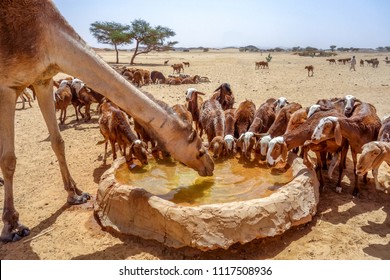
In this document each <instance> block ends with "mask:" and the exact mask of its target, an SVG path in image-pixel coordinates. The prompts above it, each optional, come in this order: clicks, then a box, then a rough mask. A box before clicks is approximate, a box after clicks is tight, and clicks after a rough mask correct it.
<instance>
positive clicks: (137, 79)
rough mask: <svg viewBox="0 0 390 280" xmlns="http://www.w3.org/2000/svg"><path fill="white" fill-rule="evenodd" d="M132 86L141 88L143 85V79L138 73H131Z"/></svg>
mask: <svg viewBox="0 0 390 280" xmlns="http://www.w3.org/2000/svg"><path fill="white" fill-rule="evenodd" d="M132 82H133V84H134V85H136V86H137V87H142V86H143V85H144V77H143V75H142V73H141V72H140V71H135V72H133V81H132Z"/></svg>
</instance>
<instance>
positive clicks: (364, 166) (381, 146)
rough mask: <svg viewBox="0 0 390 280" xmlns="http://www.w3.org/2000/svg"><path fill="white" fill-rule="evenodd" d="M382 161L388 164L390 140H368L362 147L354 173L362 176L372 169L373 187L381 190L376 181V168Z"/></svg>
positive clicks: (389, 162)
mask: <svg viewBox="0 0 390 280" xmlns="http://www.w3.org/2000/svg"><path fill="white" fill-rule="evenodd" d="M384 161H385V162H387V164H389V165H390V142H383V141H371V142H368V143H366V144H364V145H363V147H362V154H361V155H360V157H359V160H358V162H357V165H356V175H358V176H362V175H364V174H366V173H367V172H368V171H370V170H372V175H373V176H374V181H375V188H376V189H377V190H381V189H382V187H381V185H380V183H379V181H378V169H379V166H380V165H381V164H382V162H384Z"/></svg>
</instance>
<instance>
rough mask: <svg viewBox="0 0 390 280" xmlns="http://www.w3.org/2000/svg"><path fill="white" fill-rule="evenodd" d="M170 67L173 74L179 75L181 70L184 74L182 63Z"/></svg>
mask: <svg viewBox="0 0 390 280" xmlns="http://www.w3.org/2000/svg"><path fill="white" fill-rule="evenodd" d="M171 67H172V68H173V73H175V72H176V73H178V74H180V72H181V70H183V72H184V67H183V64H182V63H177V64H173V65H171Z"/></svg>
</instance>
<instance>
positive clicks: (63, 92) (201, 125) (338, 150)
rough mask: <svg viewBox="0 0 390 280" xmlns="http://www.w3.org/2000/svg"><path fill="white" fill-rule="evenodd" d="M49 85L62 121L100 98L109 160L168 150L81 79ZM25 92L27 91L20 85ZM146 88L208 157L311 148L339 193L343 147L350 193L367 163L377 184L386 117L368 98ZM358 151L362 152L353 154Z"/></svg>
mask: <svg viewBox="0 0 390 280" xmlns="http://www.w3.org/2000/svg"><path fill="white" fill-rule="evenodd" d="M116 70H117V71H118V72H120V73H121V74H122V75H123V76H125V77H126V76H127V75H133V76H134V73H135V72H137V73H142V75H145V76H144V79H143V80H146V79H151V80H152V81H153V79H155V77H153V76H152V77H150V72H146V73H149V75H146V74H144V73H145V72H143V71H142V70H137V71H131V70H129V69H128V68H123V69H120V70H118V69H116ZM153 82H155V81H153ZM55 86H56V87H57V90H56V91H55V92H54V99H55V106H56V109H57V110H60V111H61V112H60V118H59V120H60V123H61V124H64V122H65V119H66V110H67V107H68V106H69V105H70V104H72V105H73V106H74V109H75V112H76V119H77V120H79V114H80V115H81V118H83V119H84V120H90V119H91V114H90V106H91V104H92V103H98V104H99V105H98V112H99V114H100V117H99V127H100V132H101V134H102V135H103V136H104V140H103V141H101V143H105V152H104V158H103V159H104V161H106V159H107V146H108V143H110V145H111V149H112V155H113V159H116V158H117V153H116V151H117V150H116V149H117V147H118V148H119V150H120V152H121V153H122V155H123V156H125V157H126V159H127V162H128V163H129V164H133V160H134V159H137V160H138V161H139V162H140V163H141V164H142V165H143V164H147V163H148V155H149V151H151V152H152V153H153V154H154V155H155V154H156V153H158V154H161V155H163V156H168V155H169V154H168V153H167V152H166V151H164V149H163V148H162V147H161V145H159V143H158V142H157V141H156V140H155V139H154V138H153V135H151V134H150V132H148V131H146V130H144V129H143V128H142V126H141V125H140V124H139V123H137V121H136V120H132V119H131V117H130V116H129V115H127V114H126V113H125V112H124V111H122V110H121V109H120V108H119V107H118V106H116V105H115V104H113V103H112V102H110V101H109V100H107V99H106V98H104V96H103V95H101V94H99V93H98V92H96V91H94V90H93V89H92V88H90V87H88V86H87V85H86V84H84V83H83V81H81V80H79V79H77V78H72V77H68V78H65V79H62V80H59V81H57V82H55ZM24 94H26V95H28V93H27V90H25V91H24ZM145 94H146V95H147V96H148V97H149V98H150V99H152V100H154V101H155V102H156V103H157V104H158V105H159V106H161V107H162V108H163V109H164V110H166V111H168V113H170V114H171V115H175V117H178V118H180V119H181V120H182V121H183V122H184V123H185V125H187V126H188V127H190V128H191V129H194V131H196V132H197V133H198V134H199V136H200V137H202V136H203V134H205V135H206V138H207V143H206V146H207V147H208V149H209V151H210V153H212V155H213V157H214V159H215V160H225V159H228V158H229V157H231V156H235V155H236V154H241V157H242V158H243V159H244V160H248V161H251V160H262V161H265V162H266V163H267V165H268V166H270V167H273V166H275V165H276V164H277V163H279V162H280V163H285V164H286V163H287V155H288V152H289V151H292V152H295V153H299V155H300V156H301V157H302V158H303V162H304V163H305V164H306V165H307V166H308V167H309V168H313V164H312V163H311V161H310V159H309V157H308V152H309V151H312V152H314V153H315V155H316V164H315V170H316V173H317V177H318V179H319V182H320V187H321V189H322V188H323V186H324V179H323V174H322V172H323V170H326V169H327V170H328V176H329V177H331V176H332V173H333V171H334V169H335V168H336V166H338V170H339V173H338V174H339V175H338V181H337V186H336V191H338V192H341V190H342V189H341V180H342V175H343V170H344V169H345V168H346V156H347V153H348V151H349V149H350V151H351V154H352V160H353V171H354V177H355V178H354V179H355V180H354V190H353V195H354V196H357V195H358V194H359V191H360V188H359V182H358V176H363V181H364V182H365V183H366V182H367V172H368V171H370V170H372V174H373V177H374V180H375V186H376V188H377V189H383V187H382V186H381V184H380V182H379V181H378V169H379V166H380V165H381V164H382V163H383V162H387V164H389V165H390V116H388V117H385V118H383V120H380V119H379V117H378V116H377V114H376V109H375V107H374V106H373V105H371V104H369V103H366V102H364V101H361V100H359V99H357V98H355V97H354V96H351V95H347V96H345V97H342V98H332V99H321V100H318V101H317V103H316V104H314V105H312V106H310V107H308V108H304V107H302V105H301V104H298V103H296V102H289V101H288V100H287V99H286V98H284V97H280V98H278V99H275V98H270V99H268V100H266V101H265V102H264V103H262V104H261V105H260V106H256V104H255V103H253V102H252V101H251V100H245V101H243V102H241V103H239V104H238V106H237V107H235V105H236V101H235V96H234V94H233V91H232V89H231V87H230V85H229V84H227V83H223V84H221V85H220V86H219V87H218V88H217V89H216V90H215V91H214V93H213V95H212V96H211V97H210V98H209V99H205V96H206V94H205V93H202V92H200V91H198V90H196V89H195V88H188V89H187V91H186V97H185V99H186V101H185V102H182V104H176V105H174V106H169V105H168V104H166V103H165V102H163V101H159V100H155V99H154V98H153V96H152V95H150V94H148V93H145ZM202 96H203V97H202ZM183 99H184V96H183ZM183 101H184V100H183ZM82 107H85V113H84V114H83V113H82V112H81V110H80V109H81V108H82ZM127 148H128V149H127ZM126 150H128V152H127V154H126ZM358 154H361V155H360V157H359V159H358Z"/></svg>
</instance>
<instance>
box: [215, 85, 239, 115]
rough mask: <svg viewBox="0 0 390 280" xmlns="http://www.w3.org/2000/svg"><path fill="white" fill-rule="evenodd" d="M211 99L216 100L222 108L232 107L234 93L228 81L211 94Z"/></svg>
mask: <svg viewBox="0 0 390 280" xmlns="http://www.w3.org/2000/svg"><path fill="white" fill-rule="evenodd" d="M211 99H215V100H217V101H218V102H219V103H220V104H221V106H222V109H223V110H227V109H232V108H233V105H234V94H233V91H232V89H231V87H230V85H229V84H228V83H223V84H221V85H220V86H219V87H218V88H217V89H216V90H215V91H214V94H213V95H212V97H211Z"/></svg>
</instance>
